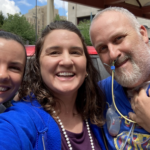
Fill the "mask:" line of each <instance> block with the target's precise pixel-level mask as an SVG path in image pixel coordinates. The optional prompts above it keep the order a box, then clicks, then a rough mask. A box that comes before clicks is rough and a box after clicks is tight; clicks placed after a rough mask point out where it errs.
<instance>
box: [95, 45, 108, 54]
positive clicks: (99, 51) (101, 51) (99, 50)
mask: <svg viewBox="0 0 150 150" xmlns="http://www.w3.org/2000/svg"><path fill="white" fill-rule="evenodd" d="M107 49H108V48H107V46H101V47H99V48H98V50H97V52H98V53H105V52H106V51H107Z"/></svg>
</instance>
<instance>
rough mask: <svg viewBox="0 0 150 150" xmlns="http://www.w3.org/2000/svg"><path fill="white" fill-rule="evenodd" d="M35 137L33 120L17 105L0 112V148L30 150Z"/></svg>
mask: <svg viewBox="0 0 150 150" xmlns="http://www.w3.org/2000/svg"><path fill="white" fill-rule="evenodd" d="M36 137H37V130H36V128H35V125H34V122H33V121H32V119H31V118H30V116H29V115H28V113H27V112H26V111H24V110H23V109H20V108H19V106H12V107H10V108H8V109H7V110H6V112H4V113H2V114H0V150H32V149H33V147H34V144H35V143H36Z"/></svg>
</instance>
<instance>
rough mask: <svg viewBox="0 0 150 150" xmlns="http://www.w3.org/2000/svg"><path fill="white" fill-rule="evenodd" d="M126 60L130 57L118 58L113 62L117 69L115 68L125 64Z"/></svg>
mask: <svg viewBox="0 0 150 150" xmlns="http://www.w3.org/2000/svg"><path fill="white" fill-rule="evenodd" d="M128 59H131V56H129V55H125V56H123V57H119V58H118V59H117V60H116V62H115V66H116V67H117V66H119V65H121V64H122V63H123V62H125V61H126V60H128Z"/></svg>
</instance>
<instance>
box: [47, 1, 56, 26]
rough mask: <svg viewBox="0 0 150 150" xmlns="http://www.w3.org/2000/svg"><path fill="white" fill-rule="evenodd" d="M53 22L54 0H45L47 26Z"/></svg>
mask: <svg viewBox="0 0 150 150" xmlns="http://www.w3.org/2000/svg"><path fill="white" fill-rule="evenodd" d="M52 21H54V0H47V24H49V23H50V22H52Z"/></svg>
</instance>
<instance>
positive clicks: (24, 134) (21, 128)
mask: <svg viewBox="0 0 150 150" xmlns="http://www.w3.org/2000/svg"><path fill="white" fill-rule="evenodd" d="M26 79H27V82H25V84H23V85H22V87H21V90H20V91H19V96H20V98H22V97H24V98H22V100H21V101H19V102H13V103H12V105H13V106H12V107H11V108H9V109H7V112H6V113H3V114H2V115H0V149H1V150H10V149H11V150H33V149H34V150H35V149H36V150H60V149H62V150H83V149H86V150H101V149H102V150H105V147H104V143H103V140H102V136H101V130H100V128H99V127H101V126H102V125H103V124H104V119H103V110H104V104H105V101H104V96H103V93H102V91H101V90H100V89H99V87H98V85H97V81H98V73H97V71H96V69H95V68H94V66H93V64H92V61H91V59H90V56H89V54H88V51H87V48H86V45H85V43H84V39H83V37H82V35H81V33H80V31H79V30H78V29H77V27H76V26H75V25H74V24H72V23H71V22H68V21H56V22H52V23H50V24H49V25H48V26H47V27H46V28H45V29H44V31H43V32H42V35H41V37H40V38H39V40H38V42H37V44H36V49H35V55H34V56H33V57H32V58H31V60H30V62H29V66H28V73H27V76H26Z"/></svg>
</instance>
